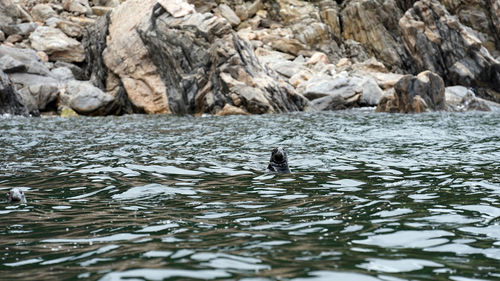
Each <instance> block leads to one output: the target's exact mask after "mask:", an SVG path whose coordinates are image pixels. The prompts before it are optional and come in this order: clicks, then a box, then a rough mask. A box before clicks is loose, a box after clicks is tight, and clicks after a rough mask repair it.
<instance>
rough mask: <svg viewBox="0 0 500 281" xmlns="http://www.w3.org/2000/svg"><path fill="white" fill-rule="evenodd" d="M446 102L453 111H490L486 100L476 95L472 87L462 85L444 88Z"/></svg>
mask: <svg viewBox="0 0 500 281" xmlns="http://www.w3.org/2000/svg"><path fill="white" fill-rule="evenodd" d="M445 95H446V103H447V105H449V106H450V107H451V108H452V110H454V111H470V110H477V111H491V108H490V106H489V105H488V103H491V102H488V101H486V100H483V99H481V98H478V97H476V95H475V94H474V92H473V91H472V89H470V88H467V87H464V86H451V87H446V89H445Z"/></svg>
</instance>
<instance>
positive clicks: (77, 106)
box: [60, 80, 114, 116]
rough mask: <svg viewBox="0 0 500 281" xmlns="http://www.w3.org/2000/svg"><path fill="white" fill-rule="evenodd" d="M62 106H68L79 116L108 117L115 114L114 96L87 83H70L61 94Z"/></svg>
mask: <svg viewBox="0 0 500 281" xmlns="http://www.w3.org/2000/svg"><path fill="white" fill-rule="evenodd" d="M60 99H61V101H60V104H61V106H68V107H70V108H71V109H73V110H75V111H76V112H78V113H79V114H84V115H92V116H95V115H108V114H110V113H112V112H113V110H114V108H113V106H114V98H113V96H111V95H109V94H107V93H105V92H103V91H101V90H100V89H99V88H97V87H95V86H94V85H92V83H90V82H87V81H76V80H73V81H69V82H68V83H67V85H66V88H65V91H64V92H63V93H61V94H60Z"/></svg>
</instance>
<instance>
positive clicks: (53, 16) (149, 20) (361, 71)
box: [0, 0, 500, 116]
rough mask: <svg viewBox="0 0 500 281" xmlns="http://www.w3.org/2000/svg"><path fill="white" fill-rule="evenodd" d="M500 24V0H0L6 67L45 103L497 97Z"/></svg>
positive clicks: (236, 105) (334, 102) (412, 103)
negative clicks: (419, 89)
mask: <svg viewBox="0 0 500 281" xmlns="http://www.w3.org/2000/svg"><path fill="white" fill-rule="evenodd" d="M499 34H500V4H499V2H498V1H496V0H474V1H458V0H446V1H443V0H441V1H438V0H418V1H417V0H404V1H396V0H352V1H330V0H317V1H305V0H273V1H267V0H238V1H221V0H143V1H141V0H46V1H41V2H40V1H33V0H16V1H14V0H0V70H1V71H2V73H4V78H3V80H2V81H3V83H4V85H9V86H4V88H5V89H9V90H8V91H9V93H11V94H9V100H10V101H9V104H12V101H14V100H16V101H18V102H19V104H22V106H20V107H19V108H23V109H22V110H10V111H9V112H13V113H15V112H19V113H20V114H26V112H24V110H27V111H28V112H29V113H30V114H31V115H33V116H36V115H38V114H39V113H41V114H46V112H57V113H58V114H60V113H63V112H64V114H66V113H68V112H69V113H71V114H70V115H73V114H77V113H78V114H84V115H108V114H126V113H147V114H155V113H165V114H204V113H209V114H216V115H228V114H262V113H280V112H290V111H302V110H308V111H310V110H338V109H348V108H353V107H364V106H370V107H374V106H377V105H378V110H380V111H388V112H393V111H394V112H421V111H431V110H455V111H463V110H486V109H487V108H492V107H496V106H497V105H496V104H494V103H489V102H488V101H487V100H490V101H496V102H500V62H499V58H500V35H499ZM426 71H430V72H432V74H430V73H429V72H426ZM419 73H426V74H425V75H424V74H419ZM5 75H6V76H5ZM437 76H440V78H442V81H443V84H441V83H438V82H436V81H440V79H438V77H437ZM426 79H429V81H431V82H432V83H430V82H429V83H430V84H429V83H427V82H425V81H424V80H426ZM76 85H77V86H76ZM411 87H420V88H421V89H423V91H424V92H418V93H417V92H415V89H413V90H412V88H411ZM432 87H438V88H434V89H431V88H432ZM445 87H446V90H445V92H446V96H449V97H450V99H448V100H447V99H446V98H445V97H444V96H443V95H442V92H443V90H442V89H444V88H445ZM454 87H455V88H454ZM458 87H462V88H458ZM77 89H80V90H81V89H84V90H83V91H88V93H87V94H84V93H82V91H80V90H77ZM448 89H451V90H448ZM457 89H460V90H457ZM463 89H467V90H466V91H464V90H463ZM68 90H69V91H68ZM432 91H434V92H432ZM12 93H14V94H12ZM441 96H443V101H440V100H439V97H441ZM5 97H7V96H5ZM2 99H3V100H5V102H6V101H7V98H5V99H4V98H2ZM86 99H88V101H86ZM443 102H444V103H445V104H443ZM14 104H15V102H14ZM0 107H2V108H11V109H12V108H13V107H12V106H11V105H7V104H6V103H5V104H0ZM5 112H7V111H5Z"/></svg>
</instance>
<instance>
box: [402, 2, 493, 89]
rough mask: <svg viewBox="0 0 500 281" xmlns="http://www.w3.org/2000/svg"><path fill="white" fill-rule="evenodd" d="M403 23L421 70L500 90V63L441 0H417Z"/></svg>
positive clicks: (451, 80)
mask: <svg viewBox="0 0 500 281" xmlns="http://www.w3.org/2000/svg"><path fill="white" fill-rule="evenodd" d="M399 26H400V28H401V30H402V33H403V38H404V42H405V46H406V48H407V49H408V51H409V53H410V54H411V56H412V58H413V59H414V61H415V62H416V66H417V67H418V69H419V70H421V71H423V70H427V69H428V70H430V71H433V72H435V73H437V74H439V75H441V76H442V77H444V79H445V80H446V82H447V83H448V84H451V85H463V86H468V87H484V88H490V89H493V90H495V91H497V92H500V63H499V62H498V61H496V60H495V59H494V58H493V57H492V56H491V55H490V54H489V52H488V51H487V50H486V48H485V47H484V46H483V45H482V43H481V41H480V40H479V39H478V38H477V37H476V36H475V35H474V33H472V32H471V31H470V29H468V28H466V27H464V26H463V25H462V24H461V23H460V22H459V21H458V20H457V19H456V18H455V17H453V16H452V15H450V13H449V12H448V11H447V10H446V9H445V8H444V7H443V6H442V5H441V4H440V3H439V2H437V1H434V0H421V1H417V2H416V3H415V4H414V5H413V8H411V9H409V10H408V11H407V12H406V13H405V14H404V16H403V17H402V18H401V20H400V21H399Z"/></svg>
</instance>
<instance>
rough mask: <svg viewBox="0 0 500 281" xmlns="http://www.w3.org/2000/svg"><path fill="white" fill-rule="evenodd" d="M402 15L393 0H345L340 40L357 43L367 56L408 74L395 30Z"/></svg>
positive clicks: (407, 60) (402, 50) (404, 53)
mask: <svg viewBox="0 0 500 281" xmlns="http://www.w3.org/2000/svg"><path fill="white" fill-rule="evenodd" d="M402 14H403V12H402V10H401V9H400V8H399V7H398V6H397V3H396V1H395V0H354V1H348V2H346V7H345V8H344V9H343V10H342V12H341V15H340V17H341V21H342V36H343V38H344V40H345V39H352V40H355V41H357V42H359V43H361V45H362V46H363V47H364V49H365V50H366V51H368V52H369V53H370V56H376V57H377V58H378V59H379V60H381V61H383V62H384V63H385V64H387V65H388V66H391V70H393V71H394V70H399V69H405V70H410V71H412V70H413V67H412V64H411V61H410V60H409V56H408V54H407V52H406V50H405V48H404V47H403V45H402V42H401V39H400V31H399V30H398V28H397V27H398V20H399V18H401V16H402ZM347 57H350V56H349V55H347ZM363 60H364V59H363Z"/></svg>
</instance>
